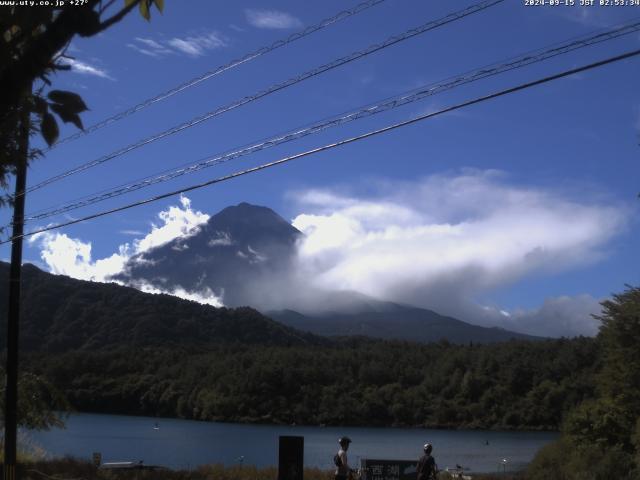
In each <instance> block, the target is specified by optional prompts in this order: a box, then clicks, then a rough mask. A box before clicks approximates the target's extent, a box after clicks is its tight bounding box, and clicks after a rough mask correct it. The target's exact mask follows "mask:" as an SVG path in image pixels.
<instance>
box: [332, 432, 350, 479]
mask: <svg viewBox="0 0 640 480" xmlns="http://www.w3.org/2000/svg"><path fill="white" fill-rule="evenodd" d="M338 443H339V444H340V450H338V453H337V454H336V457H335V459H336V462H335V463H336V475H335V480H348V478H349V476H350V474H351V473H352V470H351V467H350V466H349V460H348V459H347V450H349V444H350V443H351V439H350V438H349V437H340V438H339V439H338Z"/></svg>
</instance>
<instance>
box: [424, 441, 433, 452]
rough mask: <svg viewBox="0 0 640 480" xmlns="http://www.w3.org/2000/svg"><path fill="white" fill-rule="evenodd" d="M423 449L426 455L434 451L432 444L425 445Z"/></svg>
mask: <svg viewBox="0 0 640 480" xmlns="http://www.w3.org/2000/svg"><path fill="white" fill-rule="evenodd" d="M423 448H424V451H425V452H426V453H431V450H433V446H432V445H431V444H430V443H425V444H424V447H423Z"/></svg>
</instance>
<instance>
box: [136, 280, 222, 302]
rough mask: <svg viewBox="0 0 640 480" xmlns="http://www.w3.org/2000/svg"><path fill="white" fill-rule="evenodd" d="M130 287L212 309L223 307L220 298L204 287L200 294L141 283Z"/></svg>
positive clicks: (182, 289)
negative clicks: (208, 306)
mask: <svg viewBox="0 0 640 480" xmlns="http://www.w3.org/2000/svg"><path fill="white" fill-rule="evenodd" d="M131 286H133V287H135V288H136V289H138V290H140V291H142V292H145V293H153V294H156V295H157V294H166V295H173V296H174V297H179V298H182V299H184V300H191V301H192V302H197V303H201V304H203V305H211V306H213V307H222V306H223V304H222V301H221V300H220V297H218V296H217V295H216V294H215V293H213V291H211V289H210V288H206V287H205V288H204V289H203V290H202V291H201V292H188V291H186V290H185V289H184V288H181V287H178V288H174V289H161V288H158V287H155V286H153V285H151V284H149V283H143V282H136V283H134V284H133V285H131Z"/></svg>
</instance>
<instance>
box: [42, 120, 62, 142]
mask: <svg viewBox="0 0 640 480" xmlns="http://www.w3.org/2000/svg"><path fill="white" fill-rule="evenodd" d="M40 131H41V132H42V136H43V137H44V139H45V141H46V142H47V145H49V146H51V145H53V144H54V143H55V141H56V140H57V139H58V135H60V131H59V130H58V124H57V122H56V119H55V118H54V116H53V115H51V114H50V113H49V112H47V113H45V114H44V115H43V116H42V122H40Z"/></svg>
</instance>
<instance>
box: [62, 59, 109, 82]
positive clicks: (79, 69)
mask: <svg viewBox="0 0 640 480" xmlns="http://www.w3.org/2000/svg"><path fill="white" fill-rule="evenodd" d="M60 63H61V64H63V65H70V66H71V71H72V72H76V73H79V74H81V75H92V76H94V77H100V78H106V79H108V80H115V78H113V77H112V76H111V75H109V73H108V72H107V71H106V70H104V69H102V68H98V67H96V66H94V65H91V64H89V63H87V62H83V61H80V60H76V59H75V58H69V57H61V58H60Z"/></svg>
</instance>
